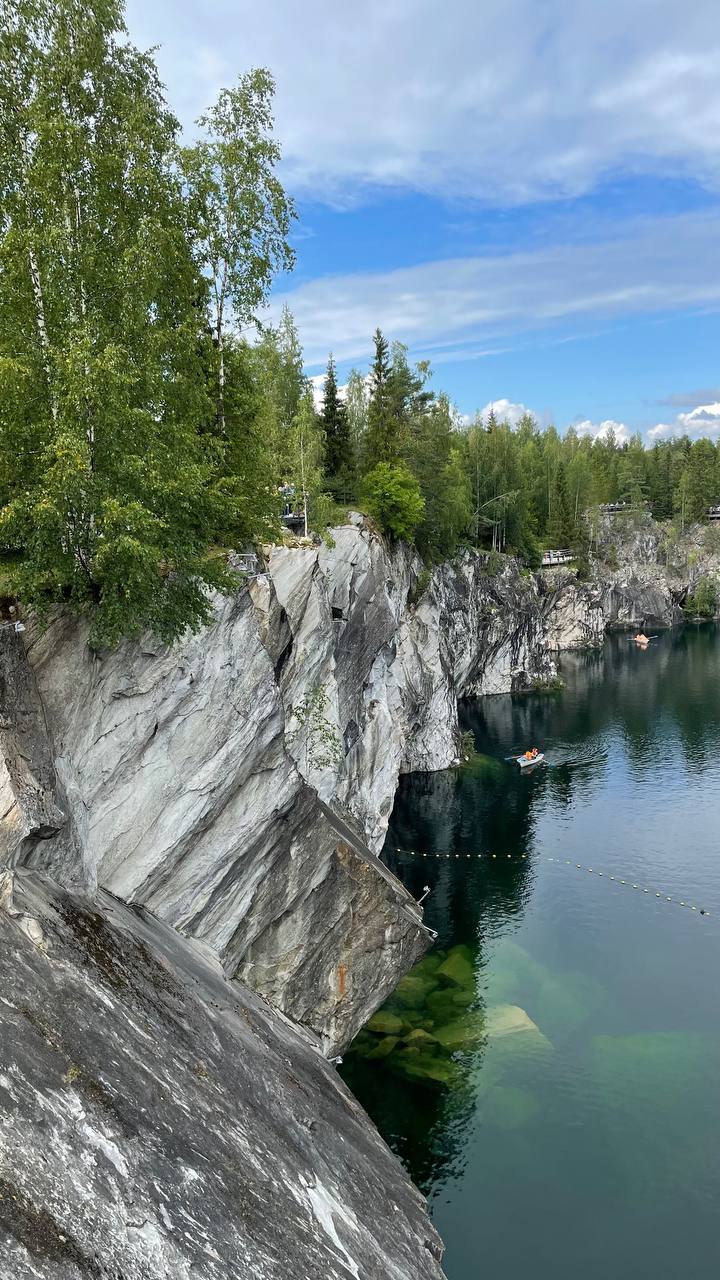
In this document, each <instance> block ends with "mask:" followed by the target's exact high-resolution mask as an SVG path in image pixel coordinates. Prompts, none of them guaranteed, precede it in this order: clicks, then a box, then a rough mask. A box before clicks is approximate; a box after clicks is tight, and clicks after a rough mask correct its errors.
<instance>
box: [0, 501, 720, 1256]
mask: <svg viewBox="0 0 720 1280" xmlns="http://www.w3.org/2000/svg"><path fill="white" fill-rule="evenodd" d="M606 535H607V536H606ZM693 536H695V535H693ZM703 536H704V535H703ZM610 537H612V539H613V541H612V543H610V542H609V541H608V539H609V538H610ZM698 537H699V535H698ZM603 538H604V539H605V541H603ZM696 541H697V539H696ZM597 550H598V557H599V558H598V559H597V560H596V562H595V566H594V569H593V573H592V576H591V579H590V581H587V582H578V580H577V576H576V575H572V574H568V573H566V572H565V571H564V570H562V571H561V572H560V573H559V574H558V573H557V572H556V571H551V572H549V573H547V574H541V575H537V576H535V577H533V576H531V575H530V574H528V573H526V572H521V571H520V570H519V569H518V566H517V565H516V564H514V563H513V562H512V561H511V560H507V561H504V562H502V566H501V568H500V571H499V572H497V573H491V572H489V565H488V558H487V556H485V555H483V554H482V553H476V552H472V553H471V552H465V553H463V554H462V555H460V556H459V557H458V558H457V560H456V561H455V562H454V563H453V564H448V565H443V566H440V567H438V568H437V569H435V570H434V571H433V573H432V574H427V573H426V572H425V570H424V568H423V566H422V564H421V563H420V561H419V560H418V558H417V557H416V556H415V555H414V553H412V552H411V551H409V550H408V549H407V548H404V547H395V548H388V547H387V546H386V545H385V544H384V543H383V542H382V541H381V540H380V539H379V538H378V537H377V536H376V535H374V534H373V533H372V531H371V530H370V529H368V528H367V527H366V525H365V524H364V523H363V521H362V520H361V518H360V517H357V518H355V520H354V522H353V523H351V524H349V525H347V526H343V527H342V528H341V529H338V530H336V531H334V544H333V545H332V546H324V545H323V546H320V547H317V548H313V547H278V548H274V549H272V550H270V551H269V552H268V555H267V571H266V572H264V573H262V574H260V575H259V576H258V577H256V578H254V579H253V580H252V581H251V582H250V583H249V585H246V586H245V587H243V588H242V589H241V590H239V591H238V594H237V596H236V597H235V598H232V599H218V600H217V601H216V602H215V611H214V619H213V622H212V624H211V625H210V626H209V627H208V628H206V630H205V631H204V632H203V633H202V634H201V635H199V636H195V637H191V638H190V639H188V640H186V641H185V642H184V643H183V644H181V645H179V646H177V647H176V648H174V649H172V650H168V649H167V648H165V647H163V646H162V645H159V644H157V643H154V642H153V643H149V642H148V643H144V644H132V645H130V644H127V645H125V646H124V647H122V648H121V649H119V650H118V651H117V652H115V653H112V654H104V655H94V654H92V653H91V652H90V650H89V649H88V647H87V644H86V636H85V632H84V631H83V629H82V628H81V627H78V626H76V625H75V624H73V623H71V622H70V621H69V620H67V619H63V618H61V617H60V618H58V619H56V620H55V621H54V622H53V623H52V625H51V626H50V627H49V628H48V630H47V631H45V632H44V633H43V634H40V633H38V632H37V631H35V630H33V628H32V627H30V626H29V627H28V630H27V632H26V633H25V635H24V636H19V635H17V634H16V633H15V632H14V630H13V629H12V628H7V627H5V628H0V746H1V747H2V758H3V761H4V763H3V764H2V765H1V766H0V935H1V936H0V967H1V968H2V970H3V972H2V982H3V986H2V991H3V998H2V1002H1V1003H0V1018H1V1019H2V1021H3V1022H5V1023H7V1024H8V1025H7V1027H6V1028H4V1029H3V1034H2V1043H3V1046H4V1049H5V1046H9V1048H8V1051H7V1053H5V1052H4V1055H3V1059H2V1061H0V1095H2V1098H1V1099H0V1101H2V1105H3V1113H4V1115H5V1117H6V1119H5V1120H4V1122H3V1126H1V1127H0V1234H4V1236H5V1239H6V1241H7V1244H6V1247H5V1250H4V1253H2V1254H0V1277H2V1280H4V1277H5V1276H7V1277H8V1280H10V1277H11V1276H12V1277H13V1280H26V1278H27V1280H30V1277H38V1276H41V1275H42V1276H43V1277H49V1280H66V1278H67V1280H75V1278H76V1277H85V1276H91V1277H92V1276H96V1277H101V1278H102V1280H162V1278H164V1277H166V1276H167V1277H168V1278H169V1277H173V1280H175V1277H179V1278H180V1280H183V1278H184V1277H187V1280H190V1277H191V1276H194V1275H201V1276H203V1277H204V1280H215V1277H217V1280H220V1277H225V1276H228V1275H242V1276H248V1277H250V1278H251V1280H280V1278H281V1277H282V1280H345V1278H346V1277H348V1276H350V1277H355V1278H356V1280H435V1277H440V1276H441V1274H442V1273H441V1271H440V1269H439V1264H438V1261H437V1259H438V1257H439V1254H440V1246H439V1242H438V1240H437V1237H436V1235H435V1233H434V1231H433V1230H432V1228H431V1227H430V1226H429V1224H428V1222H427V1219H426V1218H425V1216H424V1212H423V1207H422V1203H421V1201H420V1198H419V1196H418V1195H417V1193H415V1192H414V1191H413V1190H412V1188H411V1187H410V1186H409V1184H408V1183H407V1180H406V1179H405V1178H404V1177H403V1175H402V1173H401V1171H400V1170H399V1167H398V1166H397V1165H396V1164H395V1163H394V1161H393V1160H392V1158H391V1156H390V1154H389V1152H388V1151H387V1150H386V1149H385V1147H384V1146H383V1144H382V1142H381V1141H380V1139H379V1137H378V1136H377V1134H376V1133H375V1131H374V1130H373V1129H372V1126H371V1125H370V1123H369V1121H367V1119H366V1118H365V1117H364V1116H363V1115H362V1113H361V1112H360V1110H359V1108H358V1107H357V1106H356V1104H355V1103H354V1102H353V1101H352V1099H351V1098H350V1097H349V1095H348V1094H347V1093H346V1091H345V1090H344V1088H343V1086H342V1084H341V1083H340V1082H339V1080H338V1079H337V1077H336V1075H335V1073H334V1072H333V1070H332V1068H331V1067H330V1066H329V1065H328V1064H327V1063H326V1062H325V1061H324V1060H323V1058H322V1057H321V1051H322V1053H324V1054H325V1055H329V1056H332V1055H334V1054H336V1053H337V1052H338V1051H341V1050H342V1048H343V1046H345V1045H346V1044H347V1043H348V1042H349V1041H350V1040H351V1039H352V1038H353V1037H354V1035H355V1034H356V1032H357V1031H358V1030H359V1028H360V1027H361V1026H362V1025H363V1024H364V1023H365V1022H366V1021H367V1020H368V1018H369V1017H370V1016H371V1014H372V1013H373V1012H374V1010H375V1009H376V1008H377V1007H378V1005H379V1004H381V1003H382V1001H383V1000H384V999H385V998H386V996H387V995H388V994H389V992H390V991H391V990H392V989H393V988H394V986H395V985H396V983H397V981H398V979H399V978H400V977H401V976H402V974H403V973H405V972H406V971H407V969H409V968H410V966H411V965H412V964H413V963H414V962H415V961H416V960H417V959H418V958H419V957H420V955H421V954H422V952H423V951H424V949H425V948H426V946H427V945H428V941H429V938H428V931H427V930H426V929H425V927H424V926H423V924H422V912H421V910H420V908H419V907H418V906H417V904H416V903H415V902H414V900H413V899H412V898H411V897H410V896H409V894H408V893H407V892H406V891H405V890H404V888H403V887H402V885H400V884H399V882H398V881H397V880H395V879H394V877H393V876H392V875H390V873H389V872H388V871H387V870H386V869H385V868H384V867H383V866H382V864H381V863H380V862H379V860H378V859H377V857H375V856H374V855H375V854H376V853H377V851H378V850H379V848H380V846H381V844H382V841H383V837H384V835H385V831H386V829H387V823H388V819H389V815H390V811H391V808H392V803H393V797H394V794H395V789H396V786H397V781H398V777H399V774H400V773H402V772H403V771H410V770H415V769H422V770H428V769H440V768H444V767H447V766H448V765H450V764H452V763H453V761H454V760H456V758H457V754H458V750H459V733H458V719H457V706H458V700H459V699H460V698H462V697H464V696H467V695H472V694H493V693H502V692H509V691H518V692H519V691H523V690H527V689H531V688H533V687H534V686H535V685H536V684H538V683H540V684H541V683H543V682H546V681H547V680H549V679H550V678H552V676H553V675H554V674H555V664H554V658H553V654H554V652H555V651H556V650H558V649H563V648H570V647H574V646H578V645H587V644H597V643H599V642H600V640H601V638H602V635H603V634H604V631H605V630H606V628H607V627H608V626H621V625H638V624H639V625H643V626H645V627H646V629H647V628H649V627H656V626H661V625H671V624H672V622H674V621H676V620H677V619H678V617H679V614H680V606H681V604H682V601H683V599H684V597H685V595H686V594H687V591H688V590H689V589H692V586H693V583H694V582H696V581H697V578H698V577H699V576H700V574H701V573H704V572H711V573H714V574H717V555H715V558H714V559H713V553H712V551H711V549H710V548H709V547H708V546H707V545H706V541H703V542H702V544H701V543H700V542H698V543H697V545H695V544H693V545H692V547H688V546H685V545H684V544H683V545H678V544H677V543H671V541H670V540H669V538H668V537H667V535H664V534H661V533H660V532H659V531H658V530H657V529H656V528H655V527H654V526H652V525H651V524H648V523H647V522H645V523H644V524H643V522H642V521H641V522H640V524H639V525H638V526H637V527H636V528H633V529H630V530H629V531H628V537H626V538H625V539H624V541H623V539H619V538H618V528H617V526H615V527H614V528H613V529H610V528H609V527H608V530H606V531H605V532H604V533H603V531H601V535H600V537H599V538H598V547H597ZM611 551H612V554H611ZM3 864H4V866H5V870H4V871H3V870H2V867H3ZM46 877H47V878H46ZM251 991H252V993H251ZM68 1169H71V1170H72V1178H68V1177H67V1170H68Z"/></svg>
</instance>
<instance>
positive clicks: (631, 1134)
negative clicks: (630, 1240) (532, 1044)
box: [590, 1031, 720, 1200]
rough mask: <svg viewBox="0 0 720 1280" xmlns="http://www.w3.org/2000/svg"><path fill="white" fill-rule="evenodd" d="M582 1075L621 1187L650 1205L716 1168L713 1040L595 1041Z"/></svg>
mask: <svg viewBox="0 0 720 1280" xmlns="http://www.w3.org/2000/svg"><path fill="white" fill-rule="evenodd" d="M590 1070H591V1081H592V1083H591V1087H592V1088H593V1089H594V1091H595V1094H596V1096H597V1097H598V1099H599V1101H600V1104H601V1105H602V1106H603V1107H604V1108H605V1110H606V1112H607V1115H608V1124H607V1129H608V1132H607V1141H608V1145H609V1147H610V1148H611V1149H612V1150H613V1151H614V1152H615V1154H616V1163H617V1168H618V1170H619V1173H620V1175H621V1176H622V1177H623V1178H625V1179H626V1180H627V1182H628V1185H630V1186H633V1187H635V1188H642V1189H643V1192H642V1194H643V1195H644V1196H646V1197H647V1199H648V1200H652V1198H653V1196H656V1195H657V1193H658V1188H659V1187H662V1188H663V1189H665V1188H666V1187H667V1188H668V1189H669V1190H672V1188H674V1187H676V1186H693V1185H698V1184H701V1183H702V1181H703V1179H704V1178H706V1177H707V1170H708V1169H709V1168H716V1167H717V1160H718V1155H717V1132H718V1125H719V1124H720V1097H719V1095H718V1088H717V1080H718V1075H719V1074H720V1038H719V1037H718V1036H717V1035H707V1034H705V1033H703V1032H699V1031H652V1032H643V1033H640V1034H637V1035H630V1036H606V1035H604V1036H595V1037H594V1039H593V1040H592V1041H591V1045H590ZM658 1100H661V1102H662V1116H663V1120H662V1124H661V1125H660V1126H659V1125H658ZM668 1149H671V1150H672V1153H673V1156H672V1161H671V1162H668V1160H667V1151H668Z"/></svg>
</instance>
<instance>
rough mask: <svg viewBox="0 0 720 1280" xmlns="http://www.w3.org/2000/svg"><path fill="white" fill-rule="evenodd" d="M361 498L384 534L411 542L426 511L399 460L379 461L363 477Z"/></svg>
mask: <svg viewBox="0 0 720 1280" xmlns="http://www.w3.org/2000/svg"><path fill="white" fill-rule="evenodd" d="M363 499H364V502H365V505H366V506H367V510H368V513H369V514H370V515H371V516H372V517H373V519H375V520H376V521H377V523H378V525H379V526H380V529H381V530H382V532H383V533H387V534H389V535H390V537H392V538H398V539H403V540H405V541H407V542H411V541H412V539H413V536H414V534H415V530H416V529H417V527H418V525H419V523H420V521H421V520H422V517H423V512H424V510H425V500H424V498H423V496H422V494H421V492H420V486H419V484H418V482H417V480H416V479H415V476H414V475H413V474H412V472H411V471H410V470H409V469H408V468H407V467H406V466H405V465H404V464H402V463H400V464H398V465H397V466H390V465H389V464H388V463H387V462H379V463H378V465H377V466H376V467H374V468H373V470H372V471H370V472H369V473H368V475H366V476H365V480H364V482H363Z"/></svg>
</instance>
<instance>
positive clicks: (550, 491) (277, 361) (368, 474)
mask: <svg viewBox="0 0 720 1280" xmlns="http://www.w3.org/2000/svg"><path fill="white" fill-rule="evenodd" d="M374 345H375V357H374V360H373V362H372V365H371V367H370V369H369V370H368V371H366V372H362V371H359V370H357V369H355V370H353V371H352V372H351V373H350V376H349V378H348V381H347V386H346V388H345V389H344V394H343V395H342V396H341V395H340V394H339V392H338V386H337V375H336V370H335V365H334V361H333V359H332V357H330V360H329V363H328V369H327V374H326V377H325V380H324V387H323V393H322V401H321V405H320V408H319V410H318V411H317V412H315V411H314V410H313V401H312V394H311V390H310V387H309V384H308V383H307V382H306V380H305V378H304V376H303V373H302V363H303V362H302V354H301V352H300V347H299V340H298V336H297V333H296V332H295V329H294V325H293V321H292V317H291V316H290V314H289V313H288V312H287V311H286V312H284V314H283V321H282V325H281V328H280V330H279V331H278V332H277V333H275V334H272V333H268V334H266V335H265V338H264V340H263V344H261V346H260V347H259V348H258V349H257V352H256V355H255V357H254V358H255V359H256V360H257V359H260V361H261V365H260V367H259V368H258V375H257V376H258V380H259V385H260V386H264V387H265V388H266V390H267V388H269V387H270V386H271V385H272V377H273V374H272V368H273V366H275V367H278V366H284V368H285V370H286V377H287V374H288V372H289V367H290V366H289V362H288V353H290V352H292V353H293V367H294V368H295V369H296V371H297V373H296V383H295V393H294V399H295V404H296V406H300V405H301V404H304V408H303V410H302V415H301V420H302V422H303V423H304V432H303V434H302V436H298V434H297V431H296V433H295V435H293V434H292V433H283V430H282V424H281V423H280V421H279V419H278V418H277V415H276V417H275V431H276V433H277V432H278V429H279V435H280V438H285V439H286V441H288V442H290V441H292V442H293V450H291V452H290V453H289V454H288V455H287V456H286V458H285V459H284V460H281V455H280V453H278V454H277V456H276V459H275V466H276V470H277V469H278V467H279V470H280V472H283V473H284V474H286V475H287V476H288V477H290V478H291V480H292V487H293V489H294V490H295V492H296V493H297V494H299V495H301V496H302V505H303V506H304V507H307V510H308V519H309V522H310V525H312V527H313V528H314V529H319V528H322V526H323V524H324V523H326V522H327V520H328V519H330V518H332V506H331V502H334V503H335V504H340V505H341V506H344V507H347V506H348V505H352V504H359V505H360V506H361V507H362V508H363V509H364V510H367V511H368V512H369V513H370V514H371V515H373V516H374V517H375V518H376V520H377V522H378V524H379V525H380V527H381V529H382V530H383V532H384V533H387V534H390V535H391V536H394V537H397V538H405V539H407V540H410V541H414V542H415V543H416V545H417V547H418V549H419V550H420V551H421V553H422V554H423V556H425V557H426V559H428V560H431V561H432V560H438V559H442V558H444V557H446V556H448V555H452V554H453V553H454V552H455V551H456V550H457V549H458V547H459V546H460V545H461V544H469V545H474V546H478V547H488V548H494V549H495V550H498V551H507V552H515V553H517V554H519V555H521V556H522V557H524V558H525V559H526V561H527V562H528V563H529V564H531V565H532V564H535V563H537V562H538V559H539V555H540V550H541V548H543V547H555V548H559V547H567V548H570V549H573V550H575V551H577V552H578V554H585V553H586V552H587V543H588V536H589V529H588V521H587V519H586V518H585V516H586V513H587V511H588V509H590V508H593V507H596V506H599V505H600V504H604V503H611V502H623V503H627V504H629V505H630V506H634V507H637V508H642V507H645V508H648V509H649V510H650V511H651V512H652V514H653V515H654V516H655V518H656V519H658V520H670V519H673V520H676V521H677V523H678V525H679V526H680V528H684V527H685V526H686V525H688V524H690V523H692V522H693V521H696V520H701V519H703V518H704V517H705V516H706V514H707V510H708V507H710V506H711V505H713V504H715V503H717V502H718V501H720V446H717V445H714V444H713V443H712V442H711V441H710V440H707V439H702V440H696V441H694V442H691V441H690V440H689V439H688V437H687V436H682V437H679V438H675V439H670V440H662V441H658V442H657V443H656V444H655V445H653V447H652V448H650V449H646V448H645V447H644V446H643V441H642V438H641V436H640V435H639V434H638V435H636V436H633V437H632V438H631V439H630V440H629V441H623V442H622V443H619V442H618V441H617V439H616V438H615V435H614V433H613V431H612V430H610V431H609V432H608V433H607V434H606V435H603V436H602V437H600V438H597V439H591V438H590V437H588V436H586V435H583V436H581V435H578V433H577V432H576V431H575V430H574V429H573V428H572V427H571V428H570V429H569V430H568V431H566V432H565V434H564V435H563V436H560V435H559V433H558V432H557V430H556V429H555V428H554V427H552V426H550V427H546V428H545V429H544V430H541V429H540V427H539V426H538V424H537V422H536V421H535V420H534V419H533V418H532V416H531V415H530V414H526V415H525V416H524V417H523V418H521V419H520V421H519V422H518V423H517V424H515V425H512V426H511V425H510V423H508V422H506V421H501V420H498V419H497V418H496V416H495V414H494V413H493V412H492V411H491V412H490V413H488V414H487V415H486V416H485V418H482V417H481V416H480V415H477V417H476V419H475V421H474V422H472V423H470V424H467V423H465V422H462V421H461V420H460V419H459V417H458V415H457V413H456V412H455V411H454V410H453V407H452V405H451V403H450V402H449V400H448V398H447V397H446V396H445V395H443V394H442V393H440V394H436V393H435V392H434V391H433V389H432V388H431V386H430V379H431V370H430V366H429V364H428V363H427V362H425V361H422V362H420V363H419V364H415V365H411V364H410V363H409V362H408V356H407V348H406V347H405V346H403V344H402V343H399V342H395V343H393V344H392V345H391V346H388V343H387V341H386V339H385V337H384V336H383V334H382V333H381V332H380V331H379V330H378V331H377V332H376V334H375V339H374ZM263 346H264V348H265V350H266V351H272V353H273V355H272V357H271V359H270V360H268V359H267V357H266V359H265V363H264V364H262V351H263ZM283 353H284V354H283ZM285 385H287V383H286V384H285ZM296 412H297V409H296ZM303 444H304V446H305V452H306V457H305V465H304V467H303V456H302V454H303V450H302V447H299V446H302V445H303ZM308 457H309V458H311V459H312V460H313V461H312V466H310V467H308V465H307V459H308ZM335 514H336V518H339V517H340V515H341V513H339V512H336V513H335Z"/></svg>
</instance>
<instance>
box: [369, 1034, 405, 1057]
mask: <svg viewBox="0 0 720 1280" xmlns="http://www.w3.org/2000/svg"><path fill="white" fill-rule="evenodd" d="M399 1043H400V1037H399V1036H383V1038H382V1040H378V1041H376V1043H375V1047H374V1048H373V1049H371V1050H370V1052H369V1053H366V1054H365V1057H366V1058H368V1059H370V1058H373V1059H375V1058H387V1056H388V1054H390V1053H392V1051H393V1049H394V1048H395V1046H396V1045H398V1044H399Z"/></svg>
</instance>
